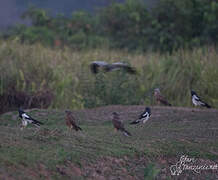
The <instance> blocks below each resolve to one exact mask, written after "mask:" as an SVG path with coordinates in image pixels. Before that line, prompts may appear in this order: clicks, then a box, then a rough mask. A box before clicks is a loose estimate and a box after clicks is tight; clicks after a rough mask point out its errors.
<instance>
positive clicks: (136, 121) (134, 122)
mask: <svg viewBox="0 0 218 180" xmlns="http://www.w3.org/2000/svg"><path fill="white" fill-rule="evenodd" d="M138 123H139V121H138V120H135V121H132V122H131V123H129V124H138Z"/></svg>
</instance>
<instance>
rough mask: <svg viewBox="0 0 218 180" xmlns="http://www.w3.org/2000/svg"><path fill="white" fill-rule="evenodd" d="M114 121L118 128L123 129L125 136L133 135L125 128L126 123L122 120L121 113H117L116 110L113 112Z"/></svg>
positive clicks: (115, 126)
mask: <svg viewBox="0 0 218 180" xmlns="http://www.w3.org/2000/svg"><path fill="white" fill-rule="evenodd" d="M112 123H113V125H114V128H115V129H116V130H120V131H122V132H123V133H124V135H125V136H131V134H130V133H129V132H128V131H127V130H125V128H124V124H123V123H122V122H121V121H120V118H119V114H117V113H116V112H113V119H112Z"/></svg>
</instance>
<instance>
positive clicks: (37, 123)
mask: <svg viewBox="0 0 218 180" xmlns="http://www.w3.org/2000/svg"><path fill="white" fill-rule="evenodd" d="M18 112H19V117H20V118H21V119H22V128H23V127H26V126H27V125H28V124H29V123H31V124H34V125H35V126H37V127H40V125H43V123H42V122H40V121H37V120H35V119H33V118H32V117H31V116H29V115H27V114H26V113H25V112H24V111H23V110H22V109H19V110H18Z"/></svg>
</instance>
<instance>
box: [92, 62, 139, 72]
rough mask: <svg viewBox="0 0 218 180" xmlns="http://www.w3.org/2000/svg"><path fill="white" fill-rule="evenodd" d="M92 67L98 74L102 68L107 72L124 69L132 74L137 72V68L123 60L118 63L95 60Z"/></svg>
mask: <svg viewBox="0 0 218 180" xmlns="http://www.w3.org/2000/svg"><path fill="white" fill-rule="evenodd" d="M90 68H91V71H92V73H94V74H97V73H98V72H99V69H100V68H101V69H102V70H103V71H105V72H110V71H114V70H120V69H123V70H125V71H126V72H128V73H130V74H136V70H135V68H133V67H131V66H129V65H128V64H126V63H122V62H116V63H112V64H109V63H107V62H104V61H93V62H92V63H91V64H90Z"/></svg>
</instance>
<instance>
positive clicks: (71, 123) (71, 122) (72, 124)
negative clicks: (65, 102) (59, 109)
mask: <svg viewBox="0 0 218 180" xmlns="http://www.w3.org/2000/svg"><path fill="white" fill-rule="evenodd" d="M65 113H66V117H65V121H66V125H67V126H68V127H69V128H70V129H72V128H73V129H75V130H76V131H79V130H80V131H82V129H81V128H80V127H79V126H77V125H76V121H75V118H74V116H73V113H72V112H71V111H68V110H66V111H65Z"/></svg>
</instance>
